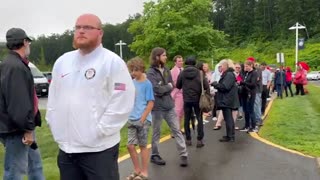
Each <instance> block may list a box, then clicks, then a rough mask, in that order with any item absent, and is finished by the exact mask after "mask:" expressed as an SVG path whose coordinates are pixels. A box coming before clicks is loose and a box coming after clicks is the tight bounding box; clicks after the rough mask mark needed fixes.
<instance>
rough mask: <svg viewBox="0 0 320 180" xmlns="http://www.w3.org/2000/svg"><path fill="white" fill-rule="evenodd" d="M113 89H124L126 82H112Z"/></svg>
mask: <svg viewBox="0 0 320 180" xmlns="http://www.w3.org/2000/svg"><path fill="white" fill-rule="evenodd" d="M114 90H119V91H125V90H126V84H124V83H114Z"/></svg>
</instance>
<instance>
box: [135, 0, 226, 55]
mask: <svg viewBox="0 0 320 180" xmlns="http://www.w3.org/2000/svg"><path fill="white" fill-rule="evenodd" d="M212 7H213V4H212V1H211V0H162V1H158V3H155V2H153V1H151V2H148V3H145V5H144V11H143V15H142V16H141V17H140V18H139V19H137V20H135V21H133V22H132V23H131V25H130V27H129V32H130V33H132V34H133V35H134V41H133V43H132V44H131V45H130V48H131V49H132V50H133V51H134V52H135V53H136V54H138V55H139V56H141V57H148V56H149V54H150V52H151V50H152V49H153V48H154V47H163V48H165V49H166V50H167V52H168V54H169V56H170V57H173V56H174V55H176V54H182V55H190V54H194V55H198V56H202V57H211V53H212V52H213V49H214V48H215V47H218V46H220V45H222V44H224V43H225V42H226V41H225V35H224V33H223V32H221V31H218V30H214V29H213V27H212V23H211V22H210V21H209V17H210V13H211V12H212V10H213V9H212Z"/></svg>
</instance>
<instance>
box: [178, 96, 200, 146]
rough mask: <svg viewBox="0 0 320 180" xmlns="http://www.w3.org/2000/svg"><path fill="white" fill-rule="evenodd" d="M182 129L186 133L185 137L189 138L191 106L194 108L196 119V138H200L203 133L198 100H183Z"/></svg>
mask: <svg viewBox="0 0 320 180" xmlns="http://www.w3.org/2000/svg"><path fill="white" fill-rule="evenodd" d="M183 108H184V129H185V134H186V139H187V140H191V132H190V121H191V118H192V117H191V116H192V115H193V113H192V112H193V111H192V108H193V109H194V113H195V115H196V117H197V120H198V127H197V130H198V137H197V139H198V140H202V139H203V136H204V133H203V120H202V115H201V114H202V113H201V112H200V108H199V102H184V106H183Z"/></svg>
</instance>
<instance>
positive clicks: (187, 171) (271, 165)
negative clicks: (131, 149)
mask: <svg viewBox="0 0 320 180" xmlns="http://www.w3.org/2000/svg"><path fill="white" fill-rule="evenodd" d="M241 123H243V122H241ZM241 123H240V124H241ZM212 127H213V122H212V121H210V123H207V124H206V125H205V126H204V128H205V144H206V145H205V146H204V147H203V148H201V149H197V148H196V147H195V144H196V138H194V139H193V146H191V147H189V148H188V151H189V166H188V167H186V168H182V167H180V166H179V157H177V155H178V153H177V150H176V145H175V142H174V140H173V139H170V140H168V141H166V142H164V143H161V144H160V145H159V148H160V153H161V156H162V157H163V159H164V160H166V162H167V165H165V166H157V165H154V164H152V163H151V164H150V167H149V172H150V179H151V180H164V179H165V180H319V179H320V176H319V170H318V169H317V164H316V160H315V159H313V158H307V157H303V156H299V155H296V154H292V153H289V152H286V151H283V150H280V149H277V148H275V147H272V146H269V145H266V144H264V143H262V142H260V141H258V140H255V139H254V138H252V137H250V135H248V134H247V133H245V132H239V131H237V132H236V142H234V143H220V142H219V141H218V140H219V139H220V138H221V136H223V135H224V132H225V129H224V127H223V128H222V129H221V130H219V131H213V130H212ZM240 127H242V126H241V125H240ZM193 137H196V136H193ZM119 171H120V180H125V179H126V177H127V175H129V174H130V173H131V172H132V163H131V160H130V159H127V160H124V161H122V162H121V163H120V164H119Z"/></svg>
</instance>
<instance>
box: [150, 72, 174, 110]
mask: <svg viewBox="0 0 320 180" xmlns="http://www.w3.org/2000/svg"><path fill="white" fill-rule="evenodd" d="M147 78H148V79H149V81H150V82H151V83H152V86H153V92H154V99H155V101H154V106H153V109H152V110H153V111H167V110H170V109H172V108H174V102H173V99H172V97H171V91H172V89H173V88H172V87H171V86H170V85H169V84H168V83H171V84H172V85H173V81H172V77H171V72H170V70H169V69H168V68H166V67H164V71H163V75H162V73H161V72H160V70H159V69H158V68H156V67H150V68H149V70H148V72H147Z"/></svg>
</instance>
